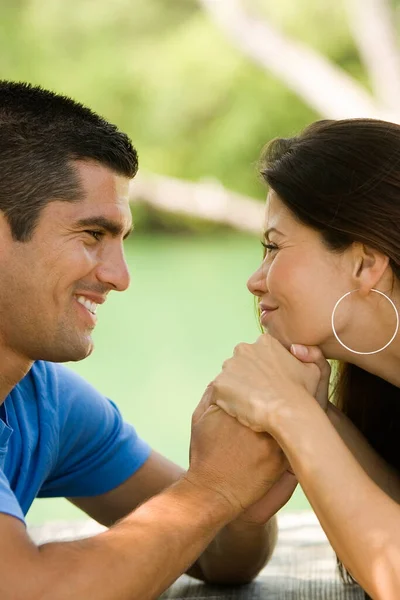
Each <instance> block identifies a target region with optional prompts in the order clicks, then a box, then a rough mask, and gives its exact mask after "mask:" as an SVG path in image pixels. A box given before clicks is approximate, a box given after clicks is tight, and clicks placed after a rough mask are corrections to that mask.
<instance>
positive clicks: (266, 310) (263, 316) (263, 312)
mask: <svg viewBox="0 0 400 600" xmlns="http://www.w3.org/2000/svg"><path fill="white" fill-rule="evenodd" d="M276 310H277V308H270V307H269V306H262V305H261V306H260V321H261V324H262V325H265V324H266V323H267V322H268V319H269V317H270V316H271V314H272V313H273V312H275V311H276Z"/></svg>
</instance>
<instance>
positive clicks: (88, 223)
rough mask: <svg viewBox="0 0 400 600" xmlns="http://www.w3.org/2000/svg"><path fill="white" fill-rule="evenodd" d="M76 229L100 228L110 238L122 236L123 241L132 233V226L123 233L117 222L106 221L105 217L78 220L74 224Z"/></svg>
mask: <svg viewBox="0 0 400 600" xmlns="http://www.w3.org/2000/svg"><path fill="white" fill-rule="evenodd" d="M76 226H77V227H100V228H101V229H103V230H104V231H106V232H107V233H109V234H110V235H112V237H118V236H121V235H123V239H124V240H126V238H127V237H128V236H129V235H130V234H131V233H132V231H133V225H132V226H131V227H130V229H129V230H128V231H127V232H125V233H124V228H123V227H122V225H121V224H120V223H118V221H113V220H112V219H107V218H106V217H102V216H98V217H87V218H86V219H79V221H77V222H76Z"/></svg>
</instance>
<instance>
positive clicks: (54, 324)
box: [0, 161, 132, 362]
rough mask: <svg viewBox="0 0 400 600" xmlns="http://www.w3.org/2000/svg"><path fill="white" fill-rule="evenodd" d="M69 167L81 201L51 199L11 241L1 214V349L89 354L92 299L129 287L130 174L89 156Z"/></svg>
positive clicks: (32, 355) (48, 355) (70, 356)
mask: <svg viewBox="0 0 400 600" xmlns="http://www.w3.org/2000/svg"><path fill="white" fill-rule="evenodd" d="M75 166H76V169H77V173H78V175H79V177H80V180H81V185H82V190H83V192H84V195H83V199H82V200H81V201H78V202H74V203H72V202H65V201H57V200H55V201H51V202H49V204H47V206H46V207H45V208H44V209H43V211H42V213H41V216H40V220H39V223H38V224H37V226H36V228H35V230H34V234H33V237H32V239H31V240H30V241H28V242H16V241H14V240H13V239H12V237H11V232H10V229H9V226H8V224H7V222H6V221H5V219H4V217H3V216H2V217H1V220H0V347H1V346H2V347H3V348H8V350H11V351H13V352H15V353H17V354H19V355H20V356H21V357H24V358H27V359H29V360H50V361H54V362H63V361H69V360H80V359H82V358H85V357H86V356H88V355H89V354H90V353H91V351H92V349H93V342H92V338H91V334H92V331H93V329H94V327H95V325H96V320H97V316H96V314H95V313H96V309H97V305H98V304H102V303H103V302H104V301H105V299H106V297H107V294H108V292H109V291H110V290H117V291H123V290H126V288H127V287H128V285H129V272H128V268H127V264H126V262H125V257H124V252H123V239H124V238H125V237H126V236H127V235H128V234H129V232H130V230H131V227H132V221H131V213H130V209H129V202H128V186H129V179H128V178H126V177H123V176H120V175H117V174H116V173H115V172H113V171H111V170H110V169H108V168H107V167H104V166H102V165H100V164H98V163H94V162H86V161H75Z"/></svg>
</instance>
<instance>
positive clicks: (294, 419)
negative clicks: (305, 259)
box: [213, 334, 400, 600]
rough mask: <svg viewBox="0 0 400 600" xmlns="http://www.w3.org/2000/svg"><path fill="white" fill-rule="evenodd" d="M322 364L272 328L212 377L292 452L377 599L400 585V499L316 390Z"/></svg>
mask: <svg viewBox="0 0 400 600" xmlns="http://www.w3.org/2000/svg"><path fill="white" fill-rule="evenodd" d="M320 378H321V377H320V370H319V369H318V367H317V366H316V365H315V364H311V363H310V364H302V363H301V362H300V361H299V360H297V359H296V358H294V357H293V356H291V355H290V353H289V352H288V351H287V350H286V349H285V348H284V347H283V346H282V345H281V344H280V343H279V342H277V340H274V339H273V338H271V336H269V335H267V334H266V335H263V336H261V337H260V338H259V339H258V340H257V342H256V343H255V344H240V345H239V346H238V347H237V348H236V349H235V354H234V357H233V358H232V359H230V360H228V361H226V362H225V363H224V369H223V371H222V373H220V375H218V377H217V378H216V379H215V380H214V382H213V402H214V403H216V404H217V405H218V406H220V407H221V408H223V409H224V410H225V411H226V412H228V413H229V414H230V415H232V416H233V417H235V418H236V419H238V420H239V421H240V422H241V423H243V424H245V425H247V426H248V427H250V428H252V429H254V430H255V431H265V432H267V433H270V434H271V435H272V436H273V437H274V438H275V439H276V441H277V442H278V444H279V445H280V447H281V448H282V450H283V451H284V453H285V454H286V456H287V458H288V460H289V462H290V464H291V467H292V469H293V471H294V472H295V474H296V476H297V478H298V480H299V482H300V484H301V486H302V487H303V489H304V491H305V493H306V495H307V497H308V499H309V501H310V503H311V505H312V507H313V508H314V510H315V512H316V514H317V516H318V518H319V520H320V522H321V525H322V526H323V528H324V530H325V532H326V534H327V536H328V538H329V540H330V542H331V544H332V546H333V548H334V550H335V551H336V553H337V555H338V556H339V558H340V559H341V561H342V562H343V564H344V565H345V566H346V568H347V569H348V570H349V571H350V573H351V574H352V575H353V577H354V578H355V579H356V580H357V581H358V582H359V583H360V585H361V586H362V587H363V588H364V589H365V590H366V591H367V592H368V593H369V594H370V596H371V597H372V598H374V599H375V600H395V598H398V596H399V590H400V569H399V565H400V507H399V506H398V505H397V504H396V502H394V500H392V499H391V498H390V497H389V496H388V495H387V494H386V493H384V492H383V491H382V490H381V489H380V488H379V487H378V485H376V484H375V483H374V482H373V481H372V479H371V478H370V477H369V476H368V475H367V473H366V472H365V471H364V469H363V468H362V467H361V466H360V464H359V463H358V461H357V459H356V458H355V457H354V456H353V454H352V453H351V452H350V450H349V449H348V448H347V446H346V445H345V443H343V441H342V439H341V437H340V436H339V434H338V432H337V431H336V430H335V428H334V427H333V426H332V423H331V422H330V421H329V418H328V416H327V414H326V412H325V410H324V408H323V407H322V406H321V405H320V404H319V403H318V401H316V399H315V396H316V393H317V389H318V387H319V382H320Z"/></svg>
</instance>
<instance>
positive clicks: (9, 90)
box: [0, 80, 138, 241]
mask: <svg viewBox="0 0 400 600" xmlns="http://www.w3.org/2000/svg"><path fill="white" fill-rule="evenodd" d="M79 159H81V160H93V161H96V162H98V163H100V164H102V165H104V166H106V167H109V168H110V169H112V170H113V171H115V172H116V173H118V174H119V175H124V176H126V177H133V176H134V175H135V173H136V171H137V168H138V159H137V153H136V150H135V149H134V148H133V146H132V143H131V141H130V139H129V138H128V136H127V135H126V134H124V133H122V132H120V131H119V130H118V129H117V127H116V126H115V125H112V124H111V123H108V122H107V121H106V120H105V119H103V118H102V117H100V116H99V115H97V114H96V113H94V112H93V111H91V110H90V109H89V108H87V107H85V106H83V105H82V104H80V103H78V102H75V101H74V100H72V99H71V98H68V97H66V96H61V95H59V94H55V93H53V92H50V91H47V90H44V89H42V88H41V87H34V86H32V85H29V84H27V83H17V82H10V81H1V80H0V210H1V211H2V212H3V214H4V215H5V216H6V218H7V220H8V223H9V225H10V228H11V232H12V236H13V238H14V239H15V240H19V241H27V240H29V239H30V238H31V236H32V234H33V231H34V228H35V225H36V224H37V222H38V219H39V216H40V211H41V210H42V209H43V207H44V206H45V205H46V204H47V203H48V202H50V201H52V200H66V201H70V202H74V201H78V200H80V199H81V198H82V190H81V186H80V183H79V180H78V177H77V173H76V170H75V168H74V166H73V162H72V161H73V160H79Z"/></svg>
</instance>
